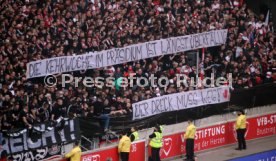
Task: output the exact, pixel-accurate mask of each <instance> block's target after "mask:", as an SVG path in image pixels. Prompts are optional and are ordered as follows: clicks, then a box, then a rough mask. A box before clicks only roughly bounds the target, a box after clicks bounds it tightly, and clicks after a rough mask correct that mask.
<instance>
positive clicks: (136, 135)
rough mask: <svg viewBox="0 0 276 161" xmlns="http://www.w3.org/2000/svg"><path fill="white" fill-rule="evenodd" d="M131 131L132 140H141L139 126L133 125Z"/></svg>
mask: <svg viewBox="0 0 276 161" xmlns="http://www.w3.org/2000/svg"><path fill="white" fill-rule="evenodd" d="M130 131H131V134H130V140H131V142H133V141H137V140H139V133H138V131H137V128H136V127H131V129H130Z"/></svg>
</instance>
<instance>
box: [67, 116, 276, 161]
mask: <svg viewBox="0 0 276 161" xmlns="http://www.w3.org/2000/svg"><path fill="white" fill-rule="evenodd" d="M247 127H248V128H247V132H246V140H252V139H258V138H262V137H267V136H271V135H275V134H276V112H273V113H271V114H266V115H260V116H256V117H251V118H248V119H247ZM184 133H185V132H184V131H183V132H179V133H174V134H170V135H165V136H164V137H163V147H162V149H161V151H160V154H161V158H162V159H167V158H172V157H177V156H181V155H184V154H185V153H186V151H185V140H184ZM236 142H237V138H236V132H235V122H234V121H229V122H228V121H225V122H221V123H217V124H214V125H211V126H207V127H202V128H198V129H197V132H196V137H195V152H199V151H204V150H207V149H211V148H217V147H220V146H225V145H229V144H233V143H236ZM147 153H149V155H150V147H148V146H147V141H146V140H141V141H138V142H135V143H133V144H132V146H131V152H130V160H131V161H146V160H147V156H146V154H147ZM108 158H111V159H112V161H119V156H118V150H117V146H116V145H114V146H110V147H105V148H102V149H98V150H97V151H91V152H86V153H83V155H82V159H81V161H106V159H108ZM63 161H64V160H63Z"/></svg>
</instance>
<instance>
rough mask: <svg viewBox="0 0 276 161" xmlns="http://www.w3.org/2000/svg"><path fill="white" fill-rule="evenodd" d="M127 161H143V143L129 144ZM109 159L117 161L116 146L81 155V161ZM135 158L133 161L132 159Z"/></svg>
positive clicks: (104, 160) (103, 160)
mask: <svg viewBox="0 0 276 161" xmlns="http://www.w3.org/2000/svg"><path fill="white" fill-rule="evenodd" d="M130 150H131V151H130V156H129V157H130V159H129V160H139V161H143V160H145V141H138V142H135V143H132V144H131V149H130ZM108 158H111V159H112V161H119V155H118V148H117V146H114V147H111V148H107V149H104V150H101V151H97V152H92V153H89V154H84V155H82V158H81V161H106V159H108ZM133 158H135V159H133Z"/></svg>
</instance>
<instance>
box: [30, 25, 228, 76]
mask: <svg viewBox="0 0 276 161" xmlns="http://www.w3.org/2000/svg"><path fill="white" fill-rule="evenodd" d="M227 32H228V31H227V29H223V30H213V31H209V32H203V33H198V34H192V35H185V36H179V37H171V38H167V39H160V40H155V41H149V42H145V43H139V44H134V45H130V46H126V47H122V48H114V49H109V50H104V51H99V52H89V53H86V54H82V55H75V56H62V57H55V58H49V59H43V60H37V61H32V62H29V63H28V64H27V73H26V75H27V78H35V77H42V76H46V75H52V74H57V73H64V72H71V71H79V70H86V69H95V68H101V67H106V66H111V65H116V64H122V63H127V62H133V61H137V60H141V59H147V58H152V57H156V56H161V55H167V54H174V53H178V52H184V51H189V50H195V49H200V48H206V47H212V46H218V45H222V44H225V42H226V38H227Z"/></svg>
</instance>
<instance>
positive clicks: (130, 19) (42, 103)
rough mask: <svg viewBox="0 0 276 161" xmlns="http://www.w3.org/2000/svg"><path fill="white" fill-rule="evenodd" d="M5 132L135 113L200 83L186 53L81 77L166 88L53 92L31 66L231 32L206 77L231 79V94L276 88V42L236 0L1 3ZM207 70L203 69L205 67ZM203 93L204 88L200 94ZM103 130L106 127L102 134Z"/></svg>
mask: <svg viewBox="0 0 276 161" xmlns="http://www.w3.org/2000/svg"><path fill="white" fill-rule="evenodd" d="M0 3H1V8H0V12H1V15H0V22H1V26H0V32H1V34H0V38H1V39H0V40H1V42H0V43H1V47H0V52H1V54H0V63H1V66H0V90H1V92H0V110H1V113H0V129H1V130H9V129H11V128H14V127H31V126H32V125H33V124H35V123H40V122H44V121H48V120H56V119H58V118H59V117H61V116H62V117H66V116H69V117H78V116H81V117H86V116H87V117H90V116H93V117H100V118H103V119H106V118H105V117H106V115H114V116H119V115H125V114H129V113H131V111H132V109H131V105H132V103H134V102H137V101H140V100H145V99H149V98H152V97H157V96H160V95H165V94H170V93H176V92H184V91H187V90H193V89H195V88H193V87H185V86H182V87H179V88H176V85H175V80H176V77H175V75H176V74H177V73H182V74H186V75H187V76H188V77H189V78H191V77H195V76H196V74H195V68H196V67H195V66H189V64H188V56H187V53H176V54H174V55H168V56H162V57H156V58H151V59H146V60H141V61H137V62H131V63H126V64H121V65H115V66H109V67H105V68H101V69H94V70H86V71H79V72H74V75H77V76H92V77H97V76H102V77H108V76H113V77H115V78H116V79H118V78H120V77H128V76H129V75H130V74H135V75H136V77H142V76H143V77H148V76H149V75H150V74H154V75H155V76H157V77H162V76H165V77H168V78H169V79H170V84H169V86H167V87H165V88H161V87H156V88H153V87H149V86H146V87H138V86H134V87H132V88H130V87H126V88H122V87H114V88H107V87H105V86H94V87H91V88H88V87H84V86H81V85H80V86H79V87H78V88H76V87H74V84H70V85H67V86H66V88H62V87H61V82H60V76H59V75H57V77H58V80H59V81H58V83H57V85H56V86H54V87H46V86H45V85H44V83H43V78H34V79H29V80H28V79H26V75H25V72H26V64H27V63H28V62H30V61H34V60H40V59H45V58H50V57H58V56H67V55H73V54H84V53H85V52H88V51H100V50H106V49H110V48H118V47H123V46H127V45H130V44H135V43H140V42H147V41H151V40H157V39H161V38H167V37H173V36H181V35H189V34H194V33H200V32H204V31H210V30H215V29H228V37H227V42H226V44H225V45H222V46H219V47H213V48H210V49H207V50H206V52H205V56H204V62H202V63H203V64H204V73H205V77H209V76H210V75H211V73H215V75H216V77H219V76H222V77H226V78H227V77H228V73H232V74H233V75H232V76H233V89H234V90H235V89H238V88H250V87H252V86H255V85H259V84H263V83H270V82H273V81H275V80H276V61H275V58H276V48H275V43H276V41H275V34H274V29H273V27H272V26H273V25H272V23H271V22H269V23H265V16H264V15H259V16H256V15H254V13H253V12H252V11H251V10H250V9H248V8H247V7H246V4H242V3H241V2H240V3H239V2H238V1H233V0H171V1H170V0H76V1H73V0H39V1H37V0H23V1H15V0H5V1H2V2H0ZM201 68H203V67H201ZM200 88H202V87H200ZM105 127H106V126H105Z"/></svg>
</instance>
